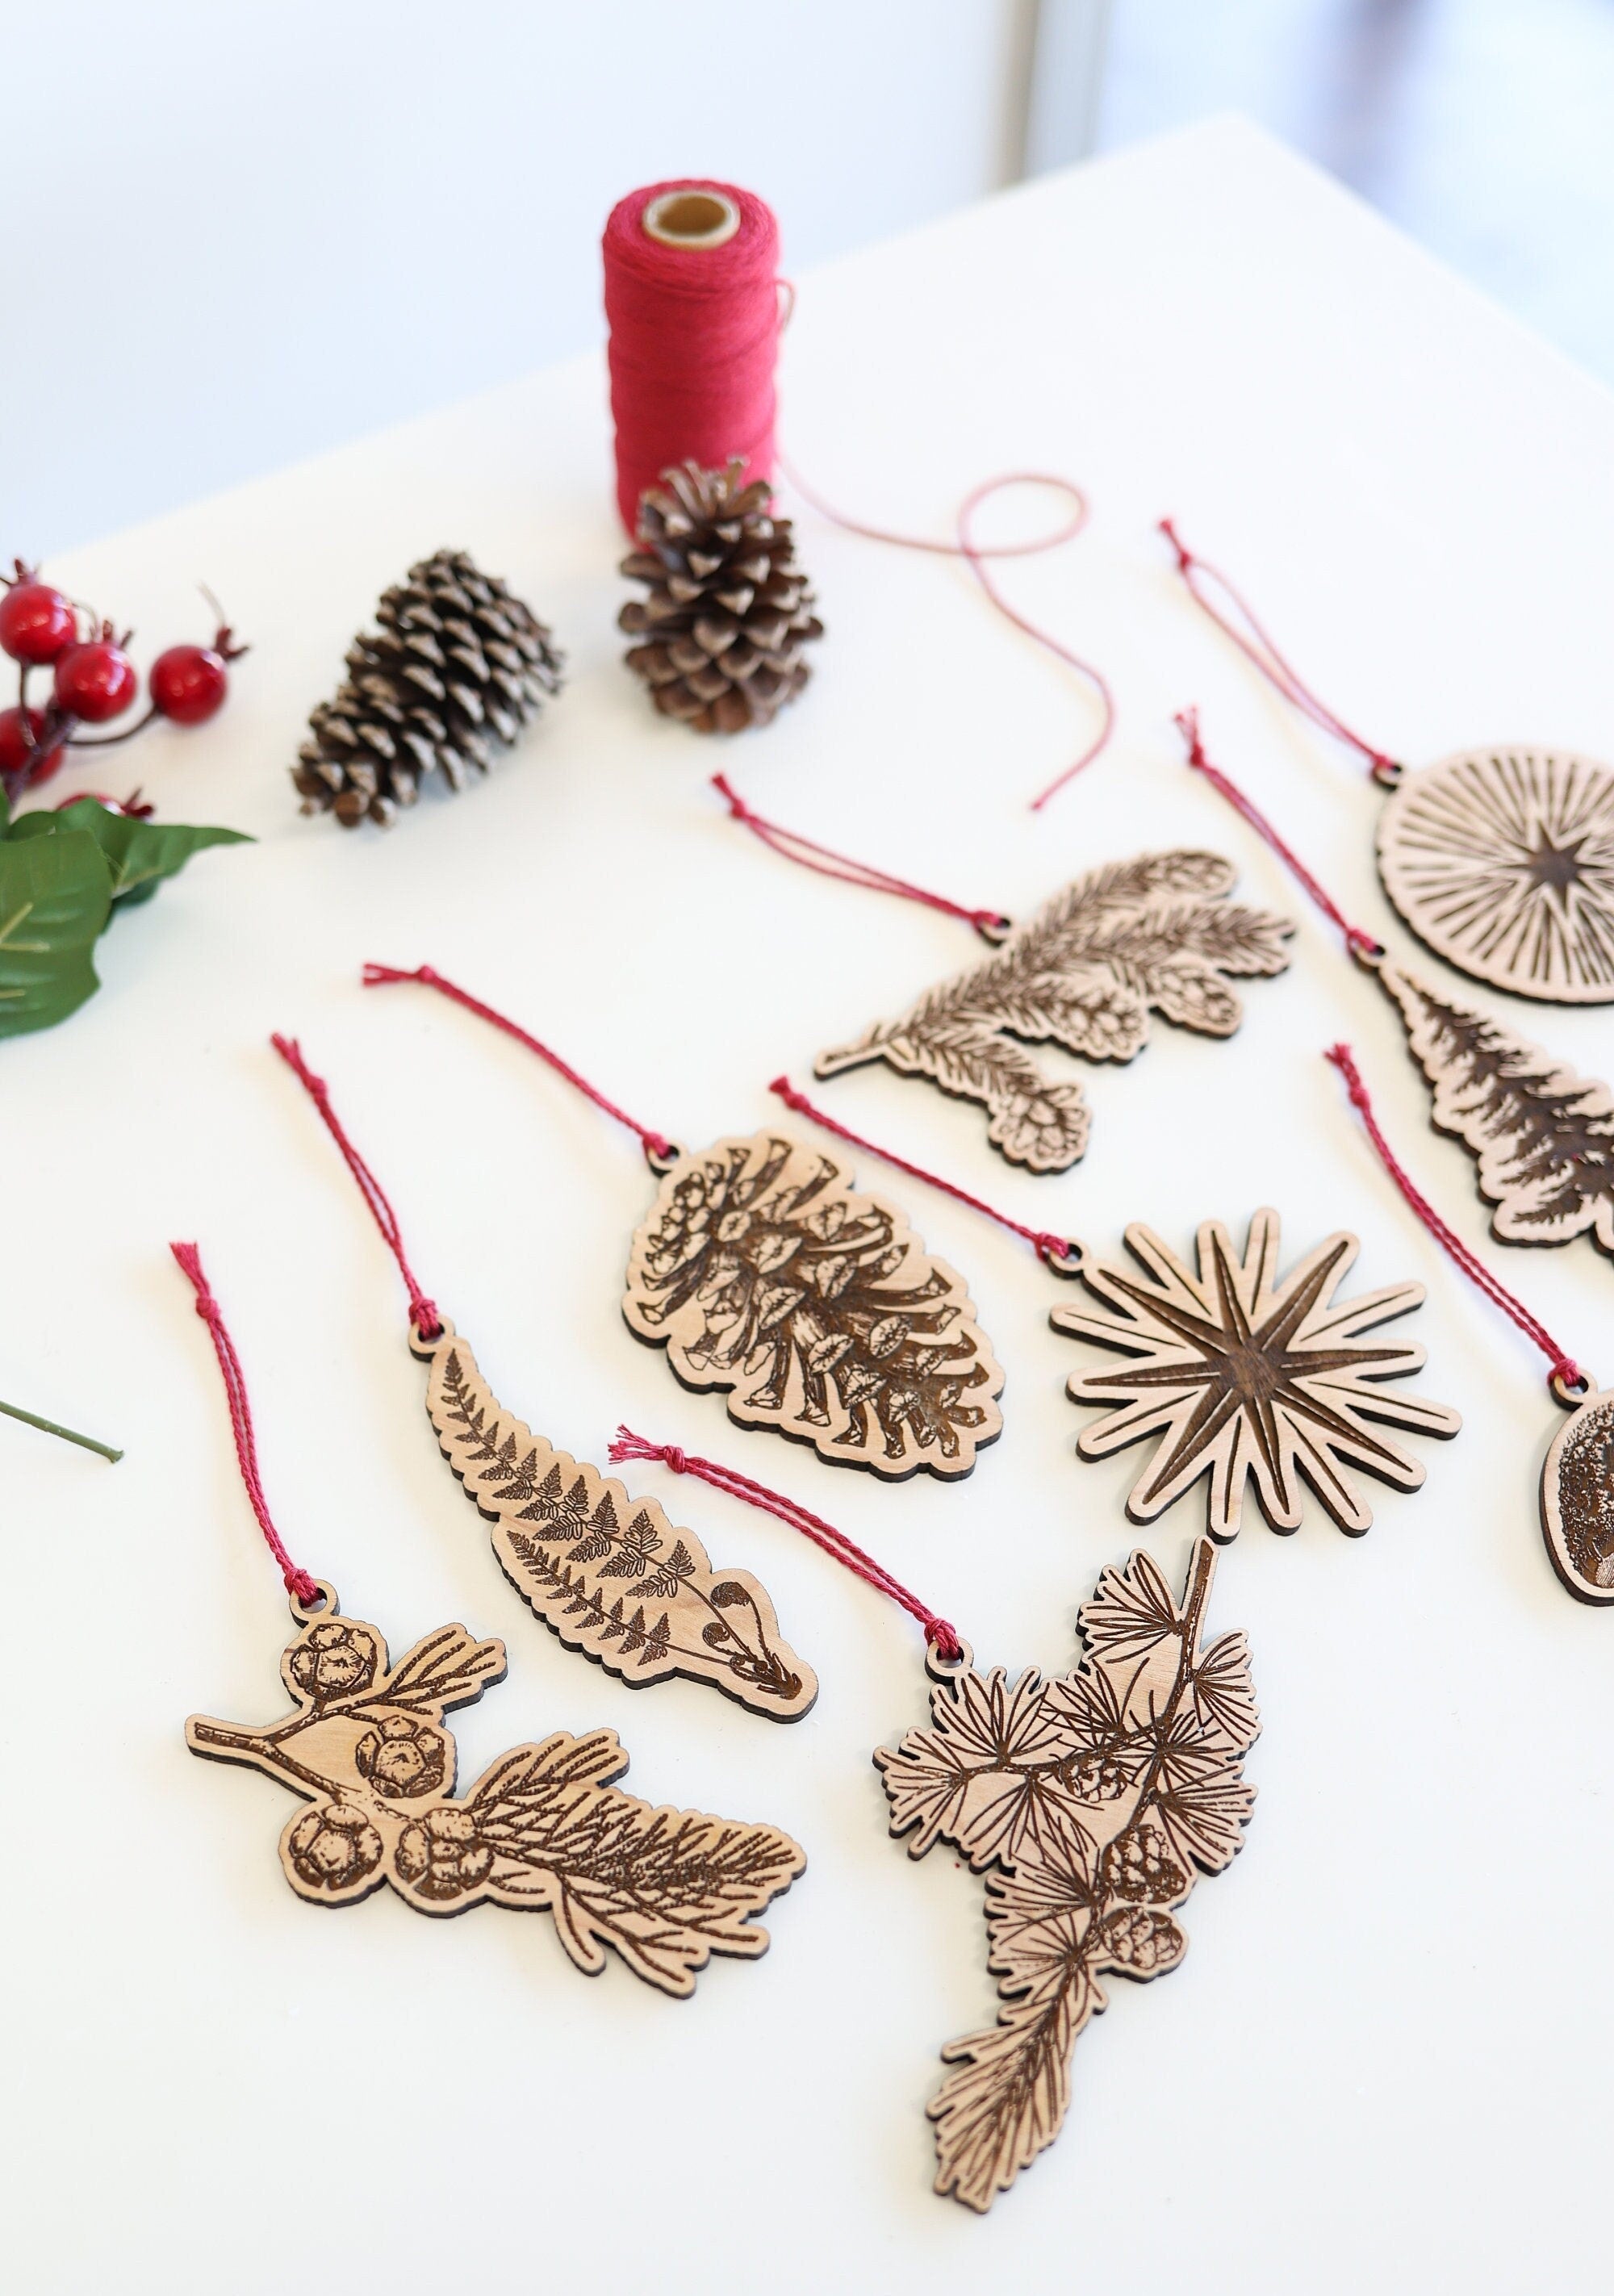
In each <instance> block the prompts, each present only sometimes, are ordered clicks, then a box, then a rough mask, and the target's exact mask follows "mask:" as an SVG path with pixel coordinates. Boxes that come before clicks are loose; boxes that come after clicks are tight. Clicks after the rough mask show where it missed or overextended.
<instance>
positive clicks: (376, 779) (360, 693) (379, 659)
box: [291, 550, 565, 829]
mask: <svg viewBox="0 0 1614 2296" xmlns="http://www.w3.org/2000/svg"><path fill="white" fill-rule="evenodd" d="M375 619H376V620H377V622H378V623H379V624H380V625H381V627H380V628H379V629H377V630H373V631H371V630H365V631H361V633H360V634H359V635H358V636H357V637H356V638H355V640H354V641H353V644H352V645H351V647H350V648H349V649H348V675H347V676H346V677H345V678H344V679H343V680H342V683H341V685H340V686H339V687H338V688H337V691H336V693H335V694H334V696H333V697H332V700H331V701H322V702H321V703H320V704H319V706H318V707H317V708H316V709H315V711H314V713H313V715H312V716H311V717H310V718H309V720H308V739H307V741H306V742H304V743H303V745H302V748H301V749H300V750H299V752H298V762H297V764H296V765H295V766H293V767H292V768H291V779H292V781H293V783H295V785H296V787H297V790H298V791H299V795H300V796H301V798H302V800H303V805H302V809H303V811H304V812H305V813H333V814H334V815H335V816H336V818H337V819H338V821H340V823H341V824H342V826H343V828H344V829H356V828H357V826H358V824H360V822H362V821H373V822H376V823H378V824H380V825H381V827H382V828H383V829H385V828H387V827H389V825H390V824H391V823H392V822H393V821H394V820H395V819H396V818H397V809H398V808H399V807H400V806H406V805H413V804H414V800H415V798H416V795H417V794H418V791H419V787H420V783H421V782H422V779H423V778H424V777H425V776H426V775H428V774H430V773H432V772H434V771H435V772H438V773H440V774H441V775H443V778H444V779H445V781H447V783H448V786H449V788H450V789H451V790H454V791H459V790H462V789H463V787H464V786H465V783H466V781H467V779H468V777H469V775H470V773H471V768H472V767H475V768H476V770H477V771H478V772H479V773H486V772H487V769H488V767H490V766H491V765H492V763H493V761H494V758H495V757H496V755H497V753H498V751H499V750H501V749H504V748H508V747H509V745H510V744H511V743H512V742H513V741H514V740H515V738H516V736H517V735H518V734H520V731H521V729H522V727H523V726H525V725H526V724H527V723H528V720H529V719H530V718H531V717H534V716H536V715H537V711H538V709H540V707H541V706H542V704H543V702H544V701H545V698H546V697H547V696H549V695H552V694H554V693H559V691H560V688H561V668H562V665H563V663H564V660H565V657H564V655H563V654H561V652H559V651H558V649H557V648H556V647H555V646H554V645H553V644H552V643H551V639H550V633H549V631H548V629H547V628H546V627H545V624H544V623H542V622H541V621H539V620H538V619H537V616H536V615H535V614H534V613H533V612H532V611H531V610H530V609H529V608H528V607H527V606H525V605H524V604H523V603H522V602H521V601H520V598H517V597H514V596H512V594H511V592H510V591H509V589H508V588H507V587H506V586H505V585H504V582H503V581H501V580H500V579H499V578H497V577H496V576H490V575H487V574H483V573H481V572H480V571H479V570H478V568H477V565H476V563H475V562H474V560H472V559H471V558H470V557H469V556H468V555H467V554H466V553H465V552H464V551H463V550H439V551H438V552H436V553H435V554H434V555H433V556H432V557H430V558H422V560H421V561H420V562H419V563H418V564H416V565H414V566H412V567H411V568H410V569H409V574H408V578H407V579H406V581H403V582H400V583H397V585H395V586H394V587H393V588H392V589H390V590H388V591H386V592H385V593H384V594H382V597H381V602H380V603H379V604H378V605H377V607H376V610H375Z"/></svg>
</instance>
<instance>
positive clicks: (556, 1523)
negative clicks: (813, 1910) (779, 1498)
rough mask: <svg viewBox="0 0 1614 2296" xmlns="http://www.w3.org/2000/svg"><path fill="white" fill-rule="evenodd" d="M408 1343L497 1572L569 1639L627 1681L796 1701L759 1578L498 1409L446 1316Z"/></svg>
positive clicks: (792, 1662) (796, 1684) (802, 1687)
mask: <svg viewBox="0 0 1614 2296" xmlns="http://www.w3.org/2000/svg"><path fill="white" fill-rule="evenodd" d="M412 1345H413V1348H414V1353H415V1354H416V1355H417V1356H418V1357H421V1358H422V1361H423V1362H424V1363H425V1364H426V1365H427V1373H428V1378H427V1389H426V1410H427V1415H428V1416H429V1417H430V1421H431V1423H432V1425H433V1427H434V1428H435V1429H436V1430H437V1435H438V1443H439V1444H440V1446H441V1447H442V1453H443V1456H444V1457H445V1458H446V1459H447V1462H448V1464H449V1465H450V1466H451V1467H452V1468H453V1469H454V1472H455V1474H456V1475H457V1476H458V1477H459V1479H460V1480H461V1482H462V1483H463V1486H464V1489H465V1495H466V1497H468V1498H470V1499H471V1500H473V1501H474V1502H475V1504H476V1505H477V1507H478V1509H479V1512H480V1513H482V1514H483V1515H485V1516H486V1517H487V1520H488V1521H490V1522H491V1523H492V1524H493V1526H494V1529H493V1534H492V1537H493V1551H494V1553H495V1554H496V1556H497V1557H498V1560H499V1563H500V1565H501V1567H502V1569H503V1570H504V1575H505V1577H506V1578H507V1579H509V1581H510V1583H511V1585H512V1587H514V1588H515V1590H516V1592H517V1594H518V1595H520V1596H521V1598H522V1599H523V1601H524V1602H527V1603H530V1604H531V1606H532V1610H533V1612H534V1614H535V1616H537V1618H540V1619H542V1620H544V1622H545V1625H546V1626H550V1627H553V1629H554V1631H555V1633H556V1634H557V1635H558V1636H560V1638H561V1641H562V1642H563V1643H564V1644H566V1646H567V1648H568V1649H569V1650H577V1651H581V1652H583V1654H584V1655H585V1657H587V1658H592V1659H593V1660H594V1661H595V1662H596V1664H598V1665H600V1666H602V1667H603V1668H604V1669H606V1671H607V1672H608V1673H610V1674H615V1675H619V1676H620V1677H621V1678H622V1680H623V1681H624V1682H626V1683H627V1684H629V1685H631V1686H632V1687H634V1688H635V1689H637V1688H640V1687H641V1686H643V1685H645V1684H648V1683H651V1682H660V1681H662V1680H664V1679H666V1678H667V1677H668V1676H677V1675H682V1676H684V1677H688V1678H690V1679H691V1680H693V1681H697V1682H709V1683H710V1684H712V1685H714V1686H715V1687H716V1688H717V1689H718V1690H721V1691H724V1692H725V1693H726V1694H727V1695H728V1696H729V1697H731V1698H733V1699H735V1700H736V1701H738V1702H739V1703H740V1704H741V1705H744V1706H749V1707H750V1708H751V1709H752V1710H753V1711H754V1712H756V1713H758V1714H766V1715H767V1716H768V1717H769V1718H771V1719H773V1720H774V1721H780V1722H794V1721H797V1720H799V1718H800V1717H801V1716H802V1715H804V1714H805V1713H806V1712H807V1710H808V1709H809V1707H810V1706H811V1705H812V1703H813V1702H814V1700H815V1698H816V1696H817V1694H818V1682H817V1677H815V1674H814V1673H813V1671H812V1669H811V1668H810V1667H808V1666H807V1665H805V1664H804V1662H803V1661H801V1660H800V1659H799V1658H798V1657H797V1655H796V1653H795V1652H794V1651H792V1650H791V1646H790V1644H788V1643H787V1642H786V1641H785V1640H784V1638H783V1636H782V1635H781V1634H780V1631H779V1621H778V1619H777V1617H776V1616H775V1615H774V1605H773V1602H772V1600H771V1598H770V1596H769V1595H768V1592H767V1589H766V1587H764V1586H763V1585H762V1583H761V1581H760V1580H759V1579H754V1578H753V1577H752V1576H751V1574H750V1571H749V1570H724V1571H722V1572H721V1573H719V1572H716V1571H714V1570H713V1569H712V1565H711V1562H710V1559H709V1556H708V1554H707V1552H706V1549H705V1547H704V1546H702V1545H701V1543H700V1540H699V1539H698V1538H696V1536H695V1534H694V1532H693V1531H692V1530H685V1529H676V1528H675V1527H674V1525H673V1524H672V1523H671V1522H669V1521H668V1517H667V1516H666V1514H665V1513H663V1512H662V1510H661V1508H660V1506H658V1505H657V1504H656V1502H655V1501H654V1500H653V1499H633V1498H630V1497H629V1496H628V1494H627V1490H626V1489H625V1488H624V1487H623V1486H622V1484H621V1483H619V1482H617V1481H615V1480H612V1479H611V1478H610V1477H608V1476H605V1475H602V1474H601V1473H600V1472H598V1470H597V1469H595V1468H594V1467H591V1466H589V1465H588V1464H587V1463H586V1461H582V1460H578V1459H574V1458H573V1457H572V1456H570V1454H569V1453H568V1452H565V1451H560V1450H557V1449H556V1448H555V1447H554V1446H553V1444H551V1443H549V1442H548V1441H546V1440H545V1438H544V1437H543V1436H541V1435H535V1434H534V1433H533V1431H532V1430H531V1429H530V1428H529V1427H526V1426H524V1425H523V1424H522V1423H521V1422H520V1420H519V1419H517V1418H515V1417H513V1416H512V1414H510V1413H509V1412H507V1411H505V1410H504V1406H502V1405H501V1404H500V1403H499V1401H498V1400H497V1398H496V1397H495V1396H494V1395H493V1393H492V1392H491V1390H489V1388H488V1386H487V1382H486V1381H485V1380H484V1379H483V1377H482V1374H481V1373H480V1372H479V1370H478V1368H477V1364H476V1359H475V1357H473V1356H472V1354H471V1350H470V1349H469V1348H468V1347H467V1346H466V1345H465V1342H464V1341H463V1340H462V1339H460V1338H459V1337H458V1336H457V1335H456V1334H455V1332H454V1330H453V1328H452V1326H451V1325H449V1324H446V1323H445V1324H444V1325H443V1328H442V1330H441V1332H440V1333H439V1334H438V1337H437V1338H436V1339H435V1340H432V1341H425V1340H422V1339H420V1338H419V1337H418V1336H417V1337H416V1338H415V1339H414V1341H412Z"/></svg>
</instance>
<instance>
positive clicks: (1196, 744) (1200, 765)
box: [1175, 709, 1384, 959]
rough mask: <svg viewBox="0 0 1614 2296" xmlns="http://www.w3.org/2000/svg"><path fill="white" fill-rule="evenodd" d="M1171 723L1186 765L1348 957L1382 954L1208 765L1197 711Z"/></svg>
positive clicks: (1248, 802)
mask: <svg viewBox="0 0 1614 2296" xmlns="http://www.w3.org/2000/svg"><path fill="white" fill-rule="evenodd" d="M1175 722H1176V726H1177V728H1178V730H1179V731H1180V733H1181V734H1182V736H1183V739H1184V741H1185V742H1187V744H1188V762H1189V764H1190V765H1191V766H1192V768H1193V770H1194V772H1195V773H1197V774H1203V775H1204V776H1205V779H1206V780H1207V781H1208V783H1210V785H1211V787H1212V789H1214V790H1218V791H1220V792H1221V794H1222V795H1223V796H1224V797H1225V799H1226V800H1227V802H1228V804H1229V805H1230V806H1232V808H1233V811H1234V812H1235V813H1239V814H1242V816H1243V817H1244V819H1245V820H1246V821H1247V822H1248V823H1249V825H1250V827H1251V828H1252V829H1253V830H1254V831H1255V832H1256V834H1257V835H1258V837H1263V838H1265V839H1266V842H1267V844H1268V845H1270V846H1271V848H1272V849H1273V851H1274V853H1275V854H1276V855H1277V857H1278V858H1279V860H1280V861H1282V863H1283V865H1284V866H1285V867H1286V868H1287V869H1288V870H1289V871H1290V874H1291V875H1292V876H1293V877H1294V879H1295V881H1296V882H1297V883H1298V884H1299V885H1301V886H1303V887H1304V888H1305V890H1306V891H1307V892H1308V893H1309V894H1310V895H1311V898H1312V899H1313V900H1314V901H1315V903H1316V905H1317V906H1318V907H1319V908H1320V909H1321V910H1322V912H1323V915H1324V916H1325V917H1326V918H1328V920H1329V922H1331V924H1335V925H1337V926H1338V927H1339V929H1340V932H1341V933H1342V934H1343V935H1344V937H1345V946H1346V947H1347V948H1348V949H1349V950H1350V952H1351V954H1352V955H1353V956H1364V957H1368V958H1372V959H1376V958H1379V957H1381V956H1382V955H1384V944H1383V942H1382V941H1378V940H1375V939H1373V937H1372V933H1370V932H1364V931H1363V930H1362V928H1361V926H1360V925H1354V924H1352V923H1351V922H1350V920H1349V919H1348V917H1347V916H1346V914H1344V912H1343V910H1342V909H1341V908H1340V906H1339V904H1338V902H1337V901H1335V899H1334V898H1333V896H1332V895H1331V893H1329V892H1327V891H1325V890H1324V889H1323V886H1321V885H1320V884H1319V883H1318V882H1317V881H1316V879H1315V877H1314V876H1313V875H1312V873H1311V871H1310V870H1309V869H1308V868H1307V865H1306V864H1305V862H1304V861H1302V860H1301V858H1300V857H1299V854H1298V853H1297V852H1296V851H1295V850H1294V848H1293V847H1292V846H1290V845H1288V844H1286V843H1285V842H1284V840H1283V839H1282V838H1281V837H1280V836H1279V834H1278V832H1277V831H1276V830H1275V829H1274V827H1273V825H1272V824H1271V822H1270V821H1268V820H1267V818H1266V815H1265V814H1264V813H1263V812H1262V811H1261V809H1260V808H1259V806H1258V805H1257V804H1256V802H1255V800H1254V799H1253V798H1248V797H1246V796H1245V794H1244V792H1243V791H1242V790H1241V788H1240V787H1239V785H1238V783H1237V782H1235V781H1233V779H1231V778H1230V776H1229V775H1226V774H1225V773H1224V772H1223V771H1222V768H1221V767H1220V766H1213V765H1212V764H1211V762H1210V759H1209V758H1208V757H1207V756H1206V754H1205V745H1204V743H1203V742H1201V741H1200V713H1199V711H1198V710H1197V709H1179V710H1178V712H1177V715H1176V721H1175Z"/></svg>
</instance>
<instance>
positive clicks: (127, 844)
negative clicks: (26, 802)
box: [5, 797, 252, 903]
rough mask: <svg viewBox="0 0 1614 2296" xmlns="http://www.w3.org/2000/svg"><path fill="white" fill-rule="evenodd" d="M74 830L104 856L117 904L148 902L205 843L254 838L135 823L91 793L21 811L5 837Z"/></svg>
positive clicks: (231, 832)
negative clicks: (58, 806)
mask: <svg viewBox="0 0 1614 2296" xmlns="http://www.w3.org/2000/svg"><path fill="white" fill-rule="evenodd" d="M73 831H87V832H88V833H89V834H90V836H92V837H93V838H94V840H95V842H96V844H97V845H98V846H99V847H100V848H101V850H102V853H103V854H104V855H105V856H106V861H107V866H108V868H109V869H110V870H111V874H112V899H113V901H114V902H116V903H124V902H129V903H133V902H135V901H145V900H150V898H151V897H152V894H153V893H154V892H155V891H156V890H157V887H158V885H159V884H160V881H161V880H162V879H163V878H164V877H172V876H176V875H177V873H178V872H179V871H180V870H181V869H183V868H184V865H185V863H186V862H187V861H188V860H189V859H190V857H191V856H192V854H193V853H200V852H201V849H202V848H203V847H204V846H208V845H250V843H251V842H252V840H251V839H250V837H248V836H247V835H245V833H244V832H242V831H241V830H239V829H200V828H196V829H193V828H188V827H187V826H186V825H185V824H184V823H183V822H177V821H132V820H130V819H129V817H128V816H127V814H121V813H112V812H111V811H110V810H109V809H108V808H107V807H105V806H104V805H98V804H97V803H96V801H95V799H94V798H89V797H85V798H79V799H78V800H77V802H76V803H74V804H72V805H70V806H65V807H63V808H62V810H61V812H60V813H52V812H48V811H43V812H36V813H25V814H22V815H20V816H19V818H18V819H17V820H15V821H13V822H12V825H11V827H10V829H9V830H8V831H7V832H5V841H6V842H8V843H10V842H12V841H14V840H17V839H20V838H36V837H51V836H61V835H62V834H63V833H64V832H73Z"/></svg>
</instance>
